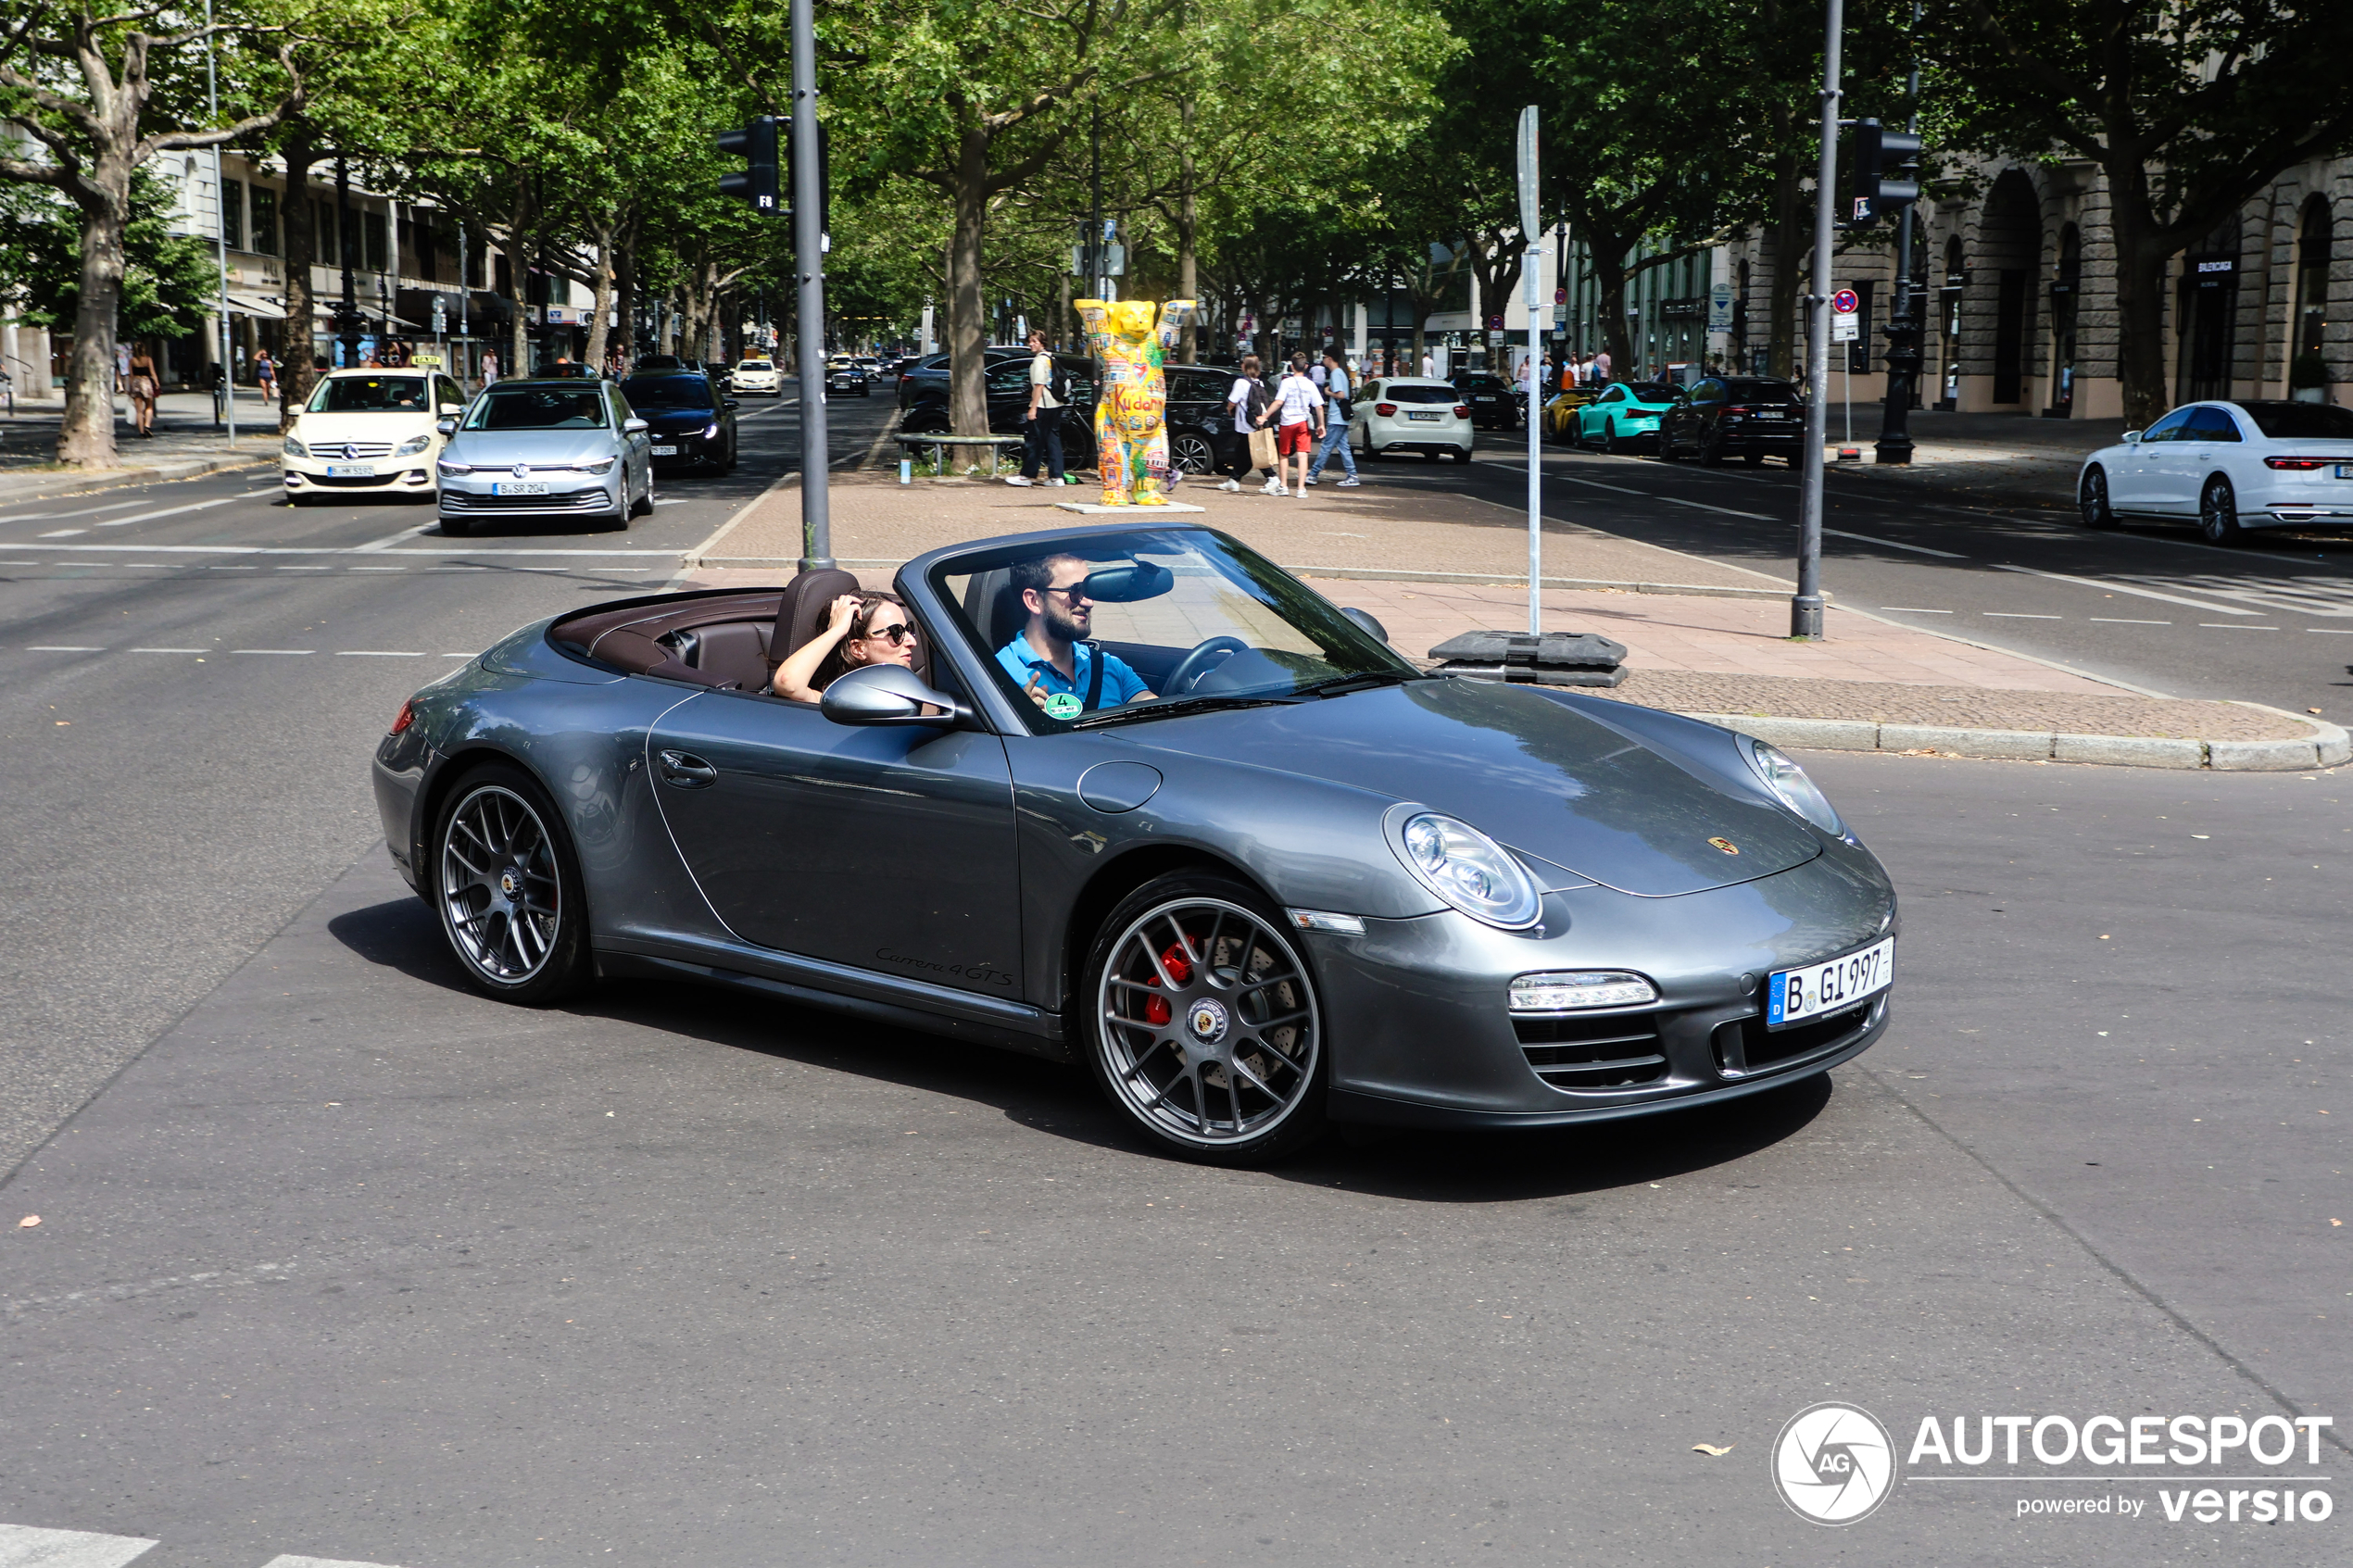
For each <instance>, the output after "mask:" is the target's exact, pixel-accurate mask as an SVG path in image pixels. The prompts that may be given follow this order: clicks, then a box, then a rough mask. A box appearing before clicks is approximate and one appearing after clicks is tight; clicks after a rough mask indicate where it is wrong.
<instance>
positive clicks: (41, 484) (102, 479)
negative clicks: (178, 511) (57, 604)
mask: <svg viewBox="0 0 2353 1568" xmlns="http://www.w3.org/2000/svg"><path fill="white" fill-rule="evenodd" d="M276 457H277V455H276V454H275V453H274V452H267V451H263V452H255V453H252V454H249V455H248V454H245V453H238V454H235V455H233V456H231V455H227V454H224V455H222V456H220V457H218V458H189V459H188V460H187V461H185V462H180V463H157V464H156V465H154V466H153V467H150V468H142V469H91V470H87V471H85V472H80V473H75V472H60V473H56V474H44V476H42V477H41V478H39V479H29V480H27V481H25V482H24V483H23V484H22V485H21V486H19V485H16V484H10V483H7V482H6V476H5V474H0V506H6V505H10V504H12V503H14V502H18V501H45V500H48V499H49V498H50V497H52V496H55V495H73V494H75V493H77V492H80V491H85V490H120V489H121V488H123V487H124V486H126V485H132V484H157V483H163V482H165V481H167V480H174V479H195V478H196V477H197V476H199V475H201V474H208V473H219V472H220V470H223V469H242V468H252V467H254V466H255V465H257V464H260V463H269V462H274V461H275V460H276Z"/></svg>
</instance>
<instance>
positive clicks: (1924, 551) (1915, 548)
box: [1743, 514, 1968, 560]
mask: <svg viewBox="0 0 2353 1568" xmlns="http://www.w3.org/2000/svg"><path fill="white" fill-rule="evenodd" d="M1743 515H1748V514H1743ZM1766 521H1768V522H1770V521H1773V520H1772V519H1770V518H1768V519H1766ZM1822 532H1823V533H1833V534H1836V535H1837V536H1838V537H1839V538H1841V539H1860V540H1861V541H1862V542H1863V543H1864V544H1866V545H1884V546H1887V547H1888V548H1889V549H1891V550H1909V551H1911V552H1912V553H1913V554H1914V555H1916V556H1942V557H1944V558H1945V559H1946V560H1967V559H1968V557H1967V556H1964V555H1959V554H1957V553H1955V552H1954V551H1951V550H1931V549H1930V548H1929V547H1928V546H1926V545H1901V544H1898V543H1896V542H1895V541H1894V540H1893V539H1880V538H1875V537H1873V536H1872V535H1870V534H1869V533H1847V532H1846V530H1844V529H1843V528H1825V529H1823V530H1822Z"/></svg>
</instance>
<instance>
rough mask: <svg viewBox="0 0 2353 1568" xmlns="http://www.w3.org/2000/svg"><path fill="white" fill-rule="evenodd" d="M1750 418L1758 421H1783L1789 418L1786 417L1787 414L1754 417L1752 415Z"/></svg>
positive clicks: (1766, 414) (1767, 414) (1762, 414)
mask: <svg viewBox="0 0 2353 1568" xmlns="http://www.w3.org/2000/svg"><path fill="white" fill-rule="evenodd" d="M1751 417H1752V418H1755V419H1760V420H1785V419H1787V418H1789V416H1788V415H1787V414H1777V413H1771V412H1767V413H1761V414H1755V415H1753V416H1751Z"/></svg>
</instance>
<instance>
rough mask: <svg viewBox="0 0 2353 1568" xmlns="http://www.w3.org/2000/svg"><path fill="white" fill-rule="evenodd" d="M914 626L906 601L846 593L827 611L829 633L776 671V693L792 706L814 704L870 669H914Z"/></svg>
mask: <svg viewBox="0 0 2353 1568" xmlns="http://www.w3.org/2000/svg"><path fill="white" fill-rule="evenodd" d="M916 635H917V633H916V631H915V623H914V621H913V620H912V618H911V617H909V615H908V614H907V606H906V603H905V601H903V600H902V599H900V596H898V595H896V594H889V593H883V592H881V591H879V590H874V591H868V592H864V593H857V594H844V595H842V596H840V597H839V598H837V599H836V600H834V602H833V604H832V605H831V606H830V607H829V613H828V616H827V620H826V624H825V629H824V631H822V632H820V633H817V634H816V635H815V636H813V637H812V638H810V639H809V641H807V642H806V643H803V644H802V645H801V646H799V647H797V648H795V649H794V650H793V651H792V654H791V656H790V657H788V658H787V659H786V660H785V661H784V662H783V663H782V664H780V665H778V666H776V679H775V683H774V687H773V689H774V692H775V694H776V695H777V696H781V697H786V698H789V699H790V700H792V701H794V702H815V701H816V700H817V699H818V696H819V695H820V694H821V693H823V692H824V689H825V688H826V687H827V686H829V685H831V684H833V683H834V681H835V680H836V678H837V677H839V676H842V675H847V674H848V673H849V671H852V670H857V669H861V668H862V667H863V666H866V665H869V664H898V665H904V666H905V667H907V668H908V669H911V670H912V669H913V668H914V664H915V637H916Z"/></svg>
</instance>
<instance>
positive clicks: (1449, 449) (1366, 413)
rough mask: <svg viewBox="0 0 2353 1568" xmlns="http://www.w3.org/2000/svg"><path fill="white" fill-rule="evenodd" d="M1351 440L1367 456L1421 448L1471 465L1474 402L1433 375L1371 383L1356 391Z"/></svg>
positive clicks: (1429, 455) (1427, 453)
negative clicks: (1464, 399) (1472, 409)
mask: <svg viewBox="0 0 2353 1568" xmlns="http://www.w3.org/2000/svg"><path fill="white" fill-rule="evenodd" d="M1348 440H1349V444H1350V445H1353V446H1354V447H1355V448H1356V450H1357V451H1359V452H1362V453H1363V454H1364V455H1365V457H1367V458H1383V457H1387V456H1388V455H1389V454H1390V453H1391V452H1419V453H1421V454H1422V455H1423V456H1424V457H1426V458H1431V459H1432V460H1435V459H1436V458H1437V457H1438V455H1439V454H1440V453H1441V452H1442V453H1445V454H1446V455H1448V456H1449V457H1452V458H1453V459H1454V460H1455V461H1456V462H1458V463H1467V462H1469V461H1470V460H1471V418H1470V405H1468V404H1467V403H1465V402H1464V401H1463V395H1462V393H1461V392H1460V391H1458V390H1456V388H1455V386H1454V384H1453V383H1452V382H1442V381H1438V380H1435V379H1433V378H1430V377H1427V376H1390V377H1388V378H1387V379H1385V380H1381V381H1371V382H1366V383H1365V384H1364V385H1363V386H1362V387H1360V388H1359V389H1358V390H1357V393H1356V407H1355V410H1354V412H1353V414H1352V415H1351V416H1350V418H1349V421H1348Z"/></svg>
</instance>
